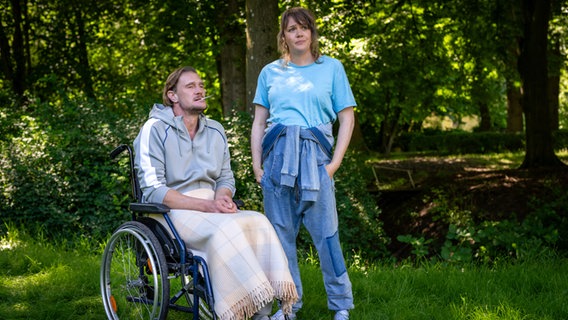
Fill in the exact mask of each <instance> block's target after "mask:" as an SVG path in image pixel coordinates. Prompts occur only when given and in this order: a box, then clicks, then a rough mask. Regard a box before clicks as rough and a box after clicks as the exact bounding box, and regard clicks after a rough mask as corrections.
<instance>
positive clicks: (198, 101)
mask: <svg viewBox="0 0 568 320" xmlns="http://www.w3.org/2000/svg"><path fill="white" fill-rule="evenodd" d="M203 97H205V89H204V84H203V80H201V77H199V75H198V74H197V73H193V72H184V73H183V74H182V75H181V76H180V78H179V80H178V83H177V85H176V87H175V91H174V92H173V94H172V95H170V99H171V100H172V102H174V104H175V103H177V104H179V106H180V108H181V109H182V110H184V111H186V112H187V111H196V112H202V111H203V110H205V109H206V108H207V104H206V103H205V100H203Z"/></svg>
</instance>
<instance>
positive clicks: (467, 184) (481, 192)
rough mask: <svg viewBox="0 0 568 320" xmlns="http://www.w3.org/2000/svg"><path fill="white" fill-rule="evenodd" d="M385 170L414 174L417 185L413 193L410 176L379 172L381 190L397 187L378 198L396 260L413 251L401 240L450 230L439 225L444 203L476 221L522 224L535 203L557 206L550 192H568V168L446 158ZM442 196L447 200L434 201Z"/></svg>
mask: <svg viewBox="0 0 568 320" xmlns="http://www.w3.org/2000/svg"><path fill="white" fill-rule="evenodd" d="M380 166H384V167H387V168H395V169H406V170H410V172H411V176H412V180H413V182H414V184H415V188H412V185H411V183H410V182H411V181H410V179H409V177H408V175H407V172H405V171H397V170H389V169H385V168H375V172H376V175H377V178H378V179H379V186H381V185H393V184H394V185H395V187H394V188H393V189H391V190H385V189H382V187H381V189H380V192H379V196H378V203H379V206H380V208H381V209H382V220H383V222H384V229H385V232H386V233H387V234H388V235H389V236H390V237H391V240H392V244H391V247H390V250H391V252H393V254H394V255H395V256H405V255H407V254H408V251H409V249H410V248H409V247H408V246H407V245H406V244H403V243H400V242H398V241H397V240H396V236H397V235H401V234H413V235H417V234H424V235H425V236H426V237H427V238H443V236H444V232H445V231H444V230H446V225H443V223H441V222H440V221H439V220H437V218H438V217H437V216H436V215H437V213H436V205H437V204H438V205H439V203H442V205H445V206H448V207H451V208H456V209H460V210H470V211H471V214H472V217H473V219H474V221H482V220H500V219H503V218H513V217H517V218H519V219H522V218H523V217H525V216H526V215H527V214H528V213H530V210H531V207H530V203H531V202H532V201H533V199H539V200H542V201H545V202H546V201H553V200H554V197H556V196H557V195H555V194H554V192H551V190H556V191H557V192H562V190H568V167H565V168H554V169H536V170H516V169H515V170H511V169H506V170H503V169H495V168H490V167H488V165H487V163H485V162H482V161H476V160H464V159H457V160H456V159H444V158H413V159H409V160H381V162H380ZM566 192H568V191H566ZM439 196H442V197H443V198H444V200H443V201H433V200H434V199H436V198H437V197H439ZM444 209H447V208H444ZM566 210H567V211H568V208H567V209H566ZM446 211H447V210H446ZM564 214H566V213H564Z"/></svg>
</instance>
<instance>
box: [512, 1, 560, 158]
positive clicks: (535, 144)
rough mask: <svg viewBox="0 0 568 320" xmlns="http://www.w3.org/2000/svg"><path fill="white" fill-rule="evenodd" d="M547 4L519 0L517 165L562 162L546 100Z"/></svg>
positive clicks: (548, 9) (545, 2) (548, 2)
mask: <svg viewBox="0 0 568 320" xmlns="http://www.w3.org/2000/svg"><path fill="white" fill-rule="evenodd" d="M550 8H551V6H550V0H522V10H523V18H524V19H523V28H524V30H523V38H522V39H521V54H520V57H519V71H520V75H521V82H522V86H523V100H522V104H523V110H524V112H525V121H526V153H525V159H524V161H523V163H522V165H521V168H536V167H548V166H561V165H564V164H563V163H562V161H560V159H558V157H557V156H556V155H555V154H554V149H553V145H552V130H551V129H552V126H551V119H550V109H549V101H548V85H547V83H548V63H547V61H548V58H547V45H548V38H547V36H548V22H549V17H550Z"/></svg>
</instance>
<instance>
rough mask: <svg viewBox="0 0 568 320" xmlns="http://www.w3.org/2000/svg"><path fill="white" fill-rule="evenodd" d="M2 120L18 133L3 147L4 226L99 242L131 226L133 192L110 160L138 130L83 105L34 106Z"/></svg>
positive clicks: (1, 213) (1, 143)
mask: <svg viewBox="0 0 568 320" xmlns="http://www.w3.org/2000/svg"><path fill="white" fill-rule="evenodd" d="M2 113H5V114H10V115H11V118H12V119H15V120H14V123H13V124H12V125H13V126H14V127H15V128H18V130H17V131H16V132H15V133H13V134H12V135H7V136H3V138H2V140H1V141H0V162H1V163H2V166H3V168H4V170H2V173H1V174H0V184H1V187H2V193H1V197H2V199H1V200H2V204H1V205H0V206H1V207H0V219H1V220H2V221H10V222H13V223H15V224H16V225H25V226H28V227H34V226H37V227H40V228H42V229H43V230H45V231H46V233H47V234H48V235H54V234H57V235H58V236H66V235H67V236H72V237H74V236H76V235H77V234H81V235H85V236H95V237H98V236H100V235H104V234H106V233H108V232H109V230H112V229H113V228H114V227H115V226H116V225H117V224H118V223H120V221H122V220H124V218H125V213H124V212H126V211H125V210H124V209H125V208H126V203H127V202H128V199H127V197H125V196H124V195H125V194H126V193H125V192H124V191H125V190H129V186H127V185H126V186H125V185H124V184H123V183H122V181H123V179H124V177H123V173H121V172H120V169H121V168H120V166H118V165H117V164H116V163H112V162H111V161H110V159H109V156H108V154H109V152H110V151H111V150H112V149H113V148H114V147H115V146H116V145H118V144H119V143H121V142H122V141H131V139H132V136H131V134H132V132H133V124H132V123H130V122H129V121H128V120H125V119H124V118H121V117H119V116H117V115H116V114H114V113H111V112H109V111H108V108H101V107H100V106H99V105H98V104H97V103H94V102H92V101H88V100H84V99H81V98H75V99H74V100H70V99H67V98H65V97H63V98H61V99H60V100H59V101H55V102H43V101H38V100H30V102H29V104H28V105H26V106H17V107H15V108H12V109H10V110H8V109H3V110H2ZM126 172H127V171H126Z"/></svg>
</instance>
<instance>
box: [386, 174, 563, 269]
mask: <svg viewBox="0 0 568 320" xmlns="http://www.w3.org/2000/svg"><path fill="white" fill-rule="evenodd" d="M543 188H547V190H549V192H550V194H551V197H550V198H552V199H554V200H552V201H548V200H547V201H543V200H542V199H537V198H534V199H531V201H530V208H531V209H532V210H531V212H530V214H528V215H527V216H526V217H516V214H515V213H512V218H507V219H502V220H495V221H475V219H473V217H472V214H471V212H469V211H468V210H466V209H464V207H463V206H461V205H460V204H459V203H458V200H457V199H455V198H454V197H452V195H451V192H443V191H439V192H434V194H436V196H435V198H434V199H433V202H435V207H436V208H437V209H436V210H435V211H433V212H432V214H433V219H434V220H435V221H437V223H438V224H440V225H445V226H446V233H445V235H443V237H442V238H441V239H431V238H425V237H424V236H423V235H408V234H407V235H400V236H398V237H397V239H398V240H399V241H401V242H403V243H407V244H409V245H410V246H411V248H412V252H411V253H412V257H411V258H412V259H416V260H424V259H430V260H431V261H434V262H438V261H443V262H447V263H458V262H459V263H462V262H481V263H489V264H491V263H495V262H498V261H500V260H502V259H514V260H522V261H527V260H531V259H535V258H536V259H540V258H542V257H543V256H546V255H553V254H556V253H561V254H562V253H566V252H568V240H567V239H568V231H567V230H568V215H567V214H566V208H567V207H568V194H567V193H566V191H565V190H561V189H560V188H558V187H556V186H554V185H551V184H550V183H546V182H545V183H544V184H543ZM460 201H463V199H462V200H460Z"/></svg>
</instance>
